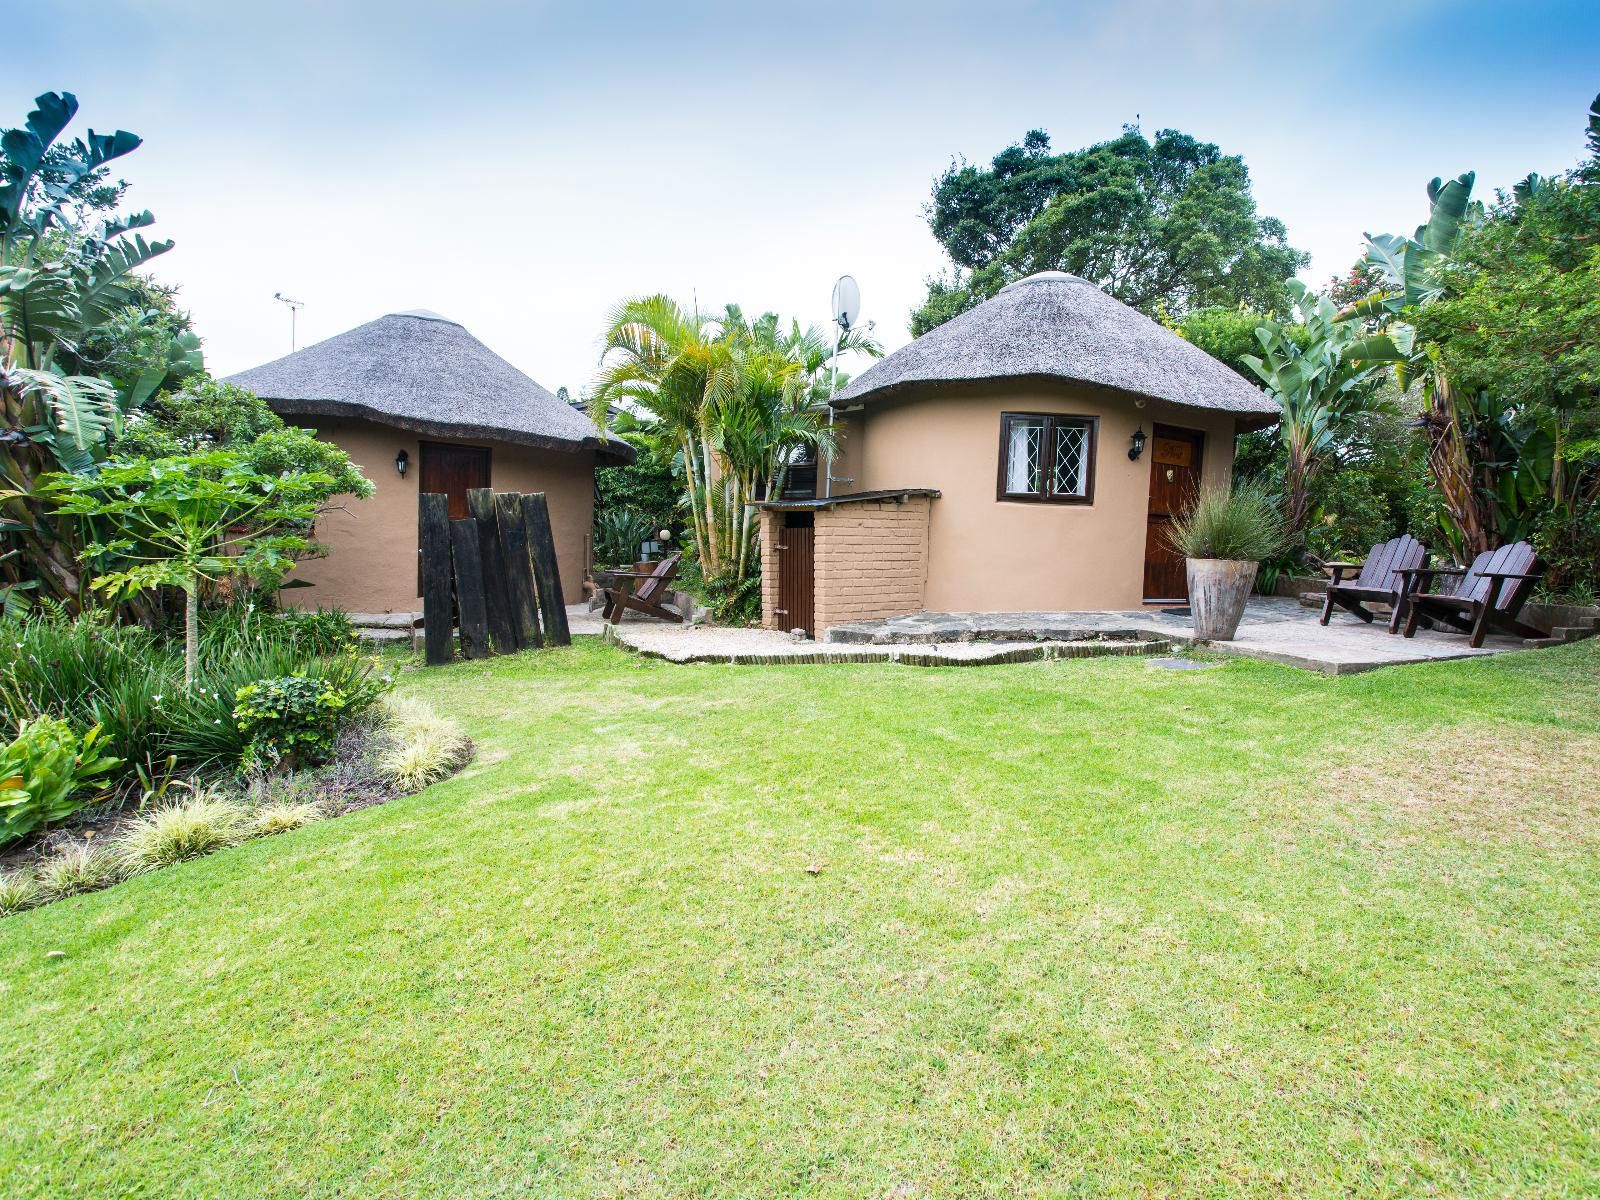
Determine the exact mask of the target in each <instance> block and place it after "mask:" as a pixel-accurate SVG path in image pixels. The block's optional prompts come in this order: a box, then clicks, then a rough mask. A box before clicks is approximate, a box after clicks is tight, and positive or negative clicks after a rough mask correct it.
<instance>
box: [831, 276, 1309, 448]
mask: <svg viewBox="0 0 1600 1200" xmlns="http://www.w3.org/2000/svg"><path fill="white" fill-rule="evenodd" d="M1027 379H1039V380H1047V379H1055V380H1063V381H1069V382H1073V383H1081V384H1090V385H1093V386H1096V387H1103V388H1111V389H1113V390H1115V391H1119V392H1124V393H1127V394H1128V395H1131V396H1139V397H1146V398H1149V399H1154V400H1165V401H1168V402H1169V403H1172V404H1176V405H1180V406H1182V407H1185V408H1198V409H1212V410H1215V411H1218V412H1228V413H1234V414H1237V415H1238V416H1239V417H1240V418H1242V420H1241V421H1240V425H1241V427H1244V428H1256V427H1260V426H1264V425H1270V424H1272V423H1273V421H1275V420H1276V419H1277V413H1278V406H1277V403H1276V402H1275V401H1274V400H1273V399H1272V398H1271V397H1270V396H1268V395H1267V394H1266V393H1265V392H1263V391H1261V390H1260V389H1259V388H1257V387H1255V386H1253V385H1252V384H1250V383H1249V382H1247V381H1246V380H1245V379H1244V378H1242V377H1241V376H1240V375H1239V374H1238V373H1237V372H1236V371H1234V370H1232V369H1231V368H1229V367H1226V366H1224V365H1223V364H1222V363H1220V362H1218V361H1217V360H1216V359H1214V358H1212V357H1211V355H1209V354H1207V353H1206V352H1205V351H1204V350H1201V349H1200V348H1198V347H1197V346H1194V345H1191V344H1190V343H1189V342H1187V341H1185V340H1184V339H1183V338H1181V337H1179V336H1178V335H1177V334H1175V333H1173V332H1172V331H1171V330H1170V329H1165V328H1163V327H1162V326H1161V325H1158V324H1157V323H1156V322H1154V321H1152V320H1151V319H1150V318H1149V317H1147V316H1145V315H1144V314H1143V313H1140V312H1137V311H1135V310H1134V309H1131V308H1129V307H1128V306H1127V305H1126V304H1124V303H1122V302H1121V301H1120V300H1114V299H1112V298H1111V297H1110V296H1108V295H1106V294H1105V293H1104V292H1102V291H1101V290H1100V289H1099V288H1097V287H1095V286H1094V284H1092V283H1090V282H1089V281H1088V280H1086V279H1080V278H1079V277H1078V276H1076V275H1069V274H1067V273H1066V272H1065V271H1044V272H1041V273H1039V274H1037V275H1030V276H1028V277H1027V278H1026V279H1019V280H1017V281H1016V282H1015V283H1010V284H1007V285H1006V286H1005V287H1004V288H1002V289H1000V294H999V295H997V296H995V297H994V298H993V299H992V300H988V301H985V302H984V303H983V304H980V305H978V307H977V308H974V309H972V310H970V311H969V312H965V313H962V314H961V315H960V316H959V317H956V318H954V319H953V320H951V321H948V322H946V323H945V324H943V325H941V326H939V327H938V328H937V329H934V330H931V331H929V332H928V333H925V334H923V335H922V336H921V337H919V338H918V339H917V340H916V341H914V342H912V343H911V344H910V345H908V346H904V347H902V348H901V349H899V350H897V351H895V352H894V353H893V354H891V355H889V356H888V357H887V358H885V359H883V361H881V362H879V363H876V364H874V365H873V366H872V367H870V368H869V369H868V370H866V371H863V372H862V373H861V374H860V375H859V376H857V377H856V378H855V379H853V380H851V381H850V384H849V385H848V386H847V387H844V388H841V389H840V391H839V394H838V396H837V397H835V399H834V404H835V406H836V407H840V408H847V407H855V406H856V405H862V404H872V403H874V402H877V401H880V400H883V399H886V398H888V397H890V396H894V395H897V394H900V393H902V392H904V391H905V390H906V389H907V388H909V387H911V386H913V385H915V384H920V383H954V382H961V381H970V382H988V381H996V380H1019V381H1020V380H1027Z"/></svg>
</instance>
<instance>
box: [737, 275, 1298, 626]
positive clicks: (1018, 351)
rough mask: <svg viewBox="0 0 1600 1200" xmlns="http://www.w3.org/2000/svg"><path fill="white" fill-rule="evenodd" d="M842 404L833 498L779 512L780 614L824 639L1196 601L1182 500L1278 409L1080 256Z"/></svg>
mask: <svg viewBox="0 0 1600 1200" xmlns="http://www.w3.org/2000/svg"><path fill="white" fill-rule="evenodd" d="M833 403H834V411H835V414H836V416H837V418H838V432H839V435H840V441H841V445H840V451H839V454H838V456H837V458H836V459H835V461H834V465H833V471H832V474H833V476H834V477H835V478H834V481H833V482H832V484H831V489H830V487H829V485H828V484H827V483H826V481H825V482H824V483H823V484H822V485H821V486H820V487H819V492H823V491H828V490H831V492H832V493H833V494H832V495H819V497H818V498H817V499H814V500H799V501H779V502H775V503H773V504H770V505H767V506H765V512H764V516H763V521H764V530H763V532H764V535H765V536H764V538H763V551H764V558H763V564H762V565H763V570H764V573H765V577H764V580H763V583H764V587H763V594H764V597H765V600H766V602H765V605H764V617H765V620H766V622H767V624H769V625H770V626H772V627H774V628H782V629H792V628H804V629H807V630H808V631H809V632H811V633H813V634H815V635H817V636H821V634H822V632H823V631H824V630H826V629H827V628H828V627H829V626H831V625H835V624H839V623H841V622H845V621H850V620H861V619H865V618H869V617H879V616H890V615H896V614H901V613H907V612H915V611H921V610H927V611H934V612H1019V611H1020V612H1026V611H1072V610H1106V609H1110V610H1119V609H1136V608H1138V607H1140V606H1141V605H1146V604H1171V603H1174V602H1177V603H1181V602H1183V601H1184V600H1185V598H1186V592H1185V580H1184V569H1183V560H1182V558H1181V557H1180V556H1179V555H1178V554H1177V553H1176V552H1175V551H1174V550H1173V549H1172V548H1171V546H1170V545H1169V544H1168V541H1167V529H1168V527H1169V525H1170V521H1171V517H1172V515H1173V514H1174V513H1176V512H1179V511H1181V510H1182V509H1183V507H1184V506H1185V505H1186V504H1188V503H1189V502H1191V500H1192V499H1193V497H1194V495H1195V493H1196V491H1197V490H1198V488H1199V487H1200V485H1201V483H1202V482H1209V483H1214V484H1218V485H1223V486H1226V484H1227V482H1228V479H1229V476H1230V473H1231V471H1232V467H1233V445H1234V437H1235V435H1236V434H1238V433H1240V432H1241V431H1244V430H1249V429H1258V428H1262V427H1264V426H1267V425H1270V424H1272V423H1273V422H1274V421H1275V420H1276V419H1277V413H1278V409H1277V405H1276V403H1275V402H1274V401H1273V400H1272V399H1271V398H1269V397H1268V396H1267V395H1266V394H1265V393H1263V392H1262V391H1261V390H1260V389H1258V388H1256V387H1254V386H1253V385H1252V384H1250V383H1249V382H1247V381H1246V380H1245V379H1244V378H1242V377H1241V376H1240V375H1239V374H1237V373H1236V372H1235V371H1233V370H1231V369H1230V368H1228V367H1226V366H1224V365H1223V364H1222V363H1220V362H1218V361H1217V360H1216V359H1214V358H1212V357H1211V356H1210V355H1209V354H1207V353H1205V352H1204V351H1203V350H1200V349H1198V348H1197V347H1195V346H1193V345H1191V344H1190V343H1189V342H1187V341H1185V340H1184V339H1183V338H1181V337H1179V336H1178V335H1176V334H1175V333H1173V332H1172V331H1171V330H1168V329H1165V328H1163V327H1162V326H1161V325H1159V324H1157V323H1156V322H1154V321H1152V320H1150V319H1149V318H1148V317H1146V316H1144V315H1142V314H1140V313H1138V312H1136V311H1134V310H1133V309H1131V308H1129V307H1128V306H1127V305H1125V304H1123V303H1121V302H1120V301H1118V300H1114V299H1112V298H1111V297H1110V296H1108V295H1106V294H1105V293H1104V292H1102V291H1101V290H1100V289H1099V288H1097V287H1095V286H1094V285H1093V284H1091V283H1089V282H1088V281H1086V280H1083V279H1080V278H1078V277H1077V276H1075V275H1068V274H1065V273H1064V272H1060V271H1048V272H1044V273H1043V274H1039V275H1032V276H1029V277H1028V278H1026V279H1020V280H1018V281H1016V282H1015V283H1012V284H1009V285H1008V286H1006V287H1005V288H1003V289H1002V290H1001V291H1000V293H999V295H997V296H995V297H994V298H993V299H992V300H989V301H987V302H986V303H984V304H981V305H979V306H978V307H977V308H974V309H972V310H971V311H969V312H966V313H963V314H962V315H961V316H959V317H956V318H954V319H953V320H951V321H949V322H948V323H946V324H944V325H941V326H939V328H937V329H934V330H932V331H931V332H929V333H927V334H924V335H923V336H922V337H920V338H918V339H916V340H915V341H914V342H912V343H911V344H910V345H908V346H905V347H903V348H902V349H900V350H898V351H896V352H895V353H894V354H891V355H889V356H888V357H887V358H885V359H883V360H882V361H881V362H879V363H877V364H875V365H874V366H873V367H871V368H870V369H869V370H867V371H865V372H863V373H862V374H861V375H860V376H858V377H857V378H856V379H854V380H852V381H851V382H850V384H849V385H848V386H847V387H845V388H843V389H841V390H840V392H839V394H838V396H837V397H836V398H835V400H834V402H833ZM790 530H796V531H799V530H806V531H809V532H802V533H796V534H795V535H794V536H790V533H789V531H790ZM795 547H798V548H799V549H798V550H796V549H794V548H795ZM805 557H808V558H809V563H807V562H804V561H801V559H802V558H805ZM797 616H798V617H800V618H803V619H797Z"/></svg>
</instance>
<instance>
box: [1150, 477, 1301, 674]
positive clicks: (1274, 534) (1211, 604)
mask: <svg viewBox="0 0 1600 1200" xmlns="http://www.w3.org/2000/svg"><path fill="white" fill-rule="evenodd" d="M1171 536H1172V544H1173V546H1174V547H1175V548H1176V549H1177V550H1178V552H1179V553H1180V554H1182V555H1183V556H1184V558H1185V559H1186V560H1187V563H1186V565H1187V568H1188V576H1189V611H1190V613H1191V614H1192V616H1193V620H1194V635H1195V637H1196V638H1198V639H1200V640H1201V641H1219V642H1226V641H1230V640H1232V638H1233V635H1234V634H1235V633H1237V632H1238V630H1239V621H1240V618H1242V617H1243V616H1244V606H1245V602H1246V601H1247V600H1248V599H1249V598H1250V590H1251V588H1253V587H1254V586H1255V581H1256V571H1257V570H1258V568H1259V567H1260V565H1261V562H1262V560H1263V559H1269V558H1271V557H1273V555H1275V554H1278V553H1280V552H1281V551H1282V550H1283V548H1284V541H1285V538H1284V524H1283V509H1282V507H1281V506H1280V505H1279V503H1278V499H1277V497H1276V496H1274V495H1272V493H1271V492H1269V491H1268V490H1267V488H1266V487H1265V486H1264V485H1263V484H1261V483H1259V482H1256V481H1254V480H1252V481H1248V482H1245V483H1241V484H1238V485H1237V486H1235V487H1233V488H1231V489H1229V488H1227V487H1215V486H1211V485H1207V486H1206V487H1203V488H1201V489H1200V496H1199V498H1198V499H1197V500H1196V501H1195V505H1194V507H1193V508H1192V509H1190V510H1189V512H1188V514H1187V515H1185V516H1181V517H1174V518H1173V521H1172V534H1171Z"/></svg>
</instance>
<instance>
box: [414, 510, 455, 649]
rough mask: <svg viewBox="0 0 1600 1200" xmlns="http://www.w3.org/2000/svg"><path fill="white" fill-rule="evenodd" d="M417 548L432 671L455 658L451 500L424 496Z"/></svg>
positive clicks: (419, 516) (420, 513)
mask: <svg viewBox="0 0 1600 1200" xmlns="http://www.w3.org/2000/svg"><path fill="white" fill-rule="evenodd" d="M417 527H418V528H417V544H418V545H419V546H420V547H421V552H422V636H423V641H424V643H425V645H426V658H427V663H428V665H429V666H430V667H436V666H438V665H439V664H440V663H447V662H449V661H450V660H451V659H453V658H454V657H455V656H456V651H455V647H454V646H452V645H451V644H450V628H451V626H452V625H453V624H454V617H455V613H454V612H453V611H452V605H451V595H450V572H451V566H450V497H448V496H446V495H444V493H442V492H424V493H422V496H421V499H420V502H419V505H418V509H417Z"/></svg>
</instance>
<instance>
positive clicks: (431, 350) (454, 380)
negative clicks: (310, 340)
mask: <svg viewBox="0 0 1600 1200" xmlns="http://www.w3.org/2000/svg"><path fill="white" fill-rule="evenodd" d="M225 382H227V383H234V384H238V385H239V386H240V387H243V388H249V389H250V390H251V391H252V392H254V393H256V395H258V396H260V397H261V398H262V399H263V400H265V401H266V402H267V403H268V404H269V405H270V406H271V407H272V409H273V410H274V411H275V412H278V413H282V414H284V415H285V416H312V417H359V418H364V419H366V420H370V421H376V422H378V423H379V424H381V425H392V426H394V427H395V428H397V429H407V430H410V431H411V432H413V433H420V434H425V435H430V436H433V437H451V438H469V439H477V440H480V441H496V442H513V443H516V444H518V445H523V446H536V447H539V448H540V449H545V450H565V451H578V450H593V451H595V452H596V454H597V455H598V456H599V459H600V461H601V462H603V463H627V462H632V461H633V457H634V451H633V447H631V446H629V445H628V444H627V443H626V442H624V441H621V440H620V439H617V438H609V439H606V440H604V441H602V440H601V437H600V431H599V429H597V428H596V427H595V424H594V422H593V421H591V420H590V419H589V417H588V416H587V415H586V414H584V413H582V412H579V411H577V410H576V409H574V408H573V407H571V406H570V405H567V404H563V403H562V402H561V401H560V400H559V399H557V398H556V397H555V396H553V395H552V394H551V393H549V392H547V391H546V390H545V389H544V388H542V387H540V386H539V385H538V384H537V383H535V382H534V381H533V380H531V379H529V378H528V377H527V376H526V375H524V374H523V373H522V372H521V371H519V370H517V369H516V368H515V367H513V366H512V365H511V364H510V363H508V362H507V361H506V360H505V359H503V358H501V357H500V356H499V355H498V354H496V353H495V352H494V351H492V350H490V349H489V347H487V346H485V345H484V344H483V343H482V342H480V341H479V340H478V339H477V338H475V337H473V336H472V335H471V334H470V333H468V332H467V331H466V330H465V329H464V328H462V327H461V326H460V325H457V324H456V323H455V322H454V321H447V320H445V318H443V317H441V316H439V315H438V314H437V313H430V312H425V311H416V312H403V313H390V314H389V315H388V316H385V317H379V318H378V319H377V320H376V321H368V322H367V323H366V324H365V325H361V326H358V327H357V328H355V329H352V330H350V331H349V332H348V333H341V334H339V335H338V336H337V337H331V338H329V339H328V340H327V341H325V342H318V343H317V344H316V345H314V346H307V347H306V348H305V349H304V350H298V351H296V352H295V353H293V354H291V355H289V356H288V357H286V358H280V359H277V360H276V361H274V362H269V363H265V364H263V365H262V366H259V367H253V368H251V369H250V370H248V371H241V372H240V373H239V374H237V375H230V376H229V377H228V378H227V379H226V380H225Z"/></svg>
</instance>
